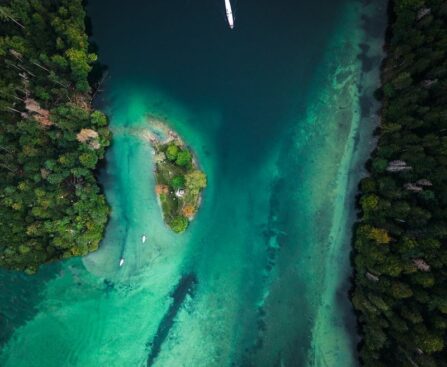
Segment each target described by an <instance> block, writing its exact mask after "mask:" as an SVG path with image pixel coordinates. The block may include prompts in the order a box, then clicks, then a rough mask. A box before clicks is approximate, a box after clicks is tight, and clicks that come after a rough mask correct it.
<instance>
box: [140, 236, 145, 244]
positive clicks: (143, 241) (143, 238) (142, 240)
mask: <svg viewBox="0 0 447 367" xmlns="http://www.w3.org/2000/svg"><path fill="white" fill-rule="evenodd" d="M141 242H142V243H145V242H146V235H142V236H141Z"/></svg>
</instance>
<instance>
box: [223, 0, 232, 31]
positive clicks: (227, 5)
mask: <svg viewBox="0 0 447 367" xmlns="http://www.w3.org/2000/svg"><path fill="white" fill-rule="evenodd" d="M225 12H226V13H227V20H228V25H229V26H230V29H233V28H234V17H233V10H232V9H231V3H230V0H225Z"/></svg>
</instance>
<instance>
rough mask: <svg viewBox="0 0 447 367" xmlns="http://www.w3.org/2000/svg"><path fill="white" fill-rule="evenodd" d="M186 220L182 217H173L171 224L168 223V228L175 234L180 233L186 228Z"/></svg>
mask: <svg viewBox="0 0 447 367" xmlns="http://www.w3.org/2000/svg"><path fill="white" fill-rule="evenodd" d="M188 224H189V221H188V218H185V217H183V216H178V217H175V218H174V219H173V220H172V221H171V222H169V226H170V227H171V229H172V230H173V231H174V232H175V233H182V232H184V231H185V230H186V228H188Z"/></svg>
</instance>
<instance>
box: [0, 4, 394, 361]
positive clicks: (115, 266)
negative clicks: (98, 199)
mask: <svg viewBox="0 0 447 367" xmlns="http://www.w3.org/2000/svg"><path fill="white" fill-rule="evenodd" d="M385 3H386V1H385V0H384V1H366V0H365V1H360V0H313V1H308V0H306V1H304V0H294V1H292V0H279V1H267V0H257V1H255V0H236V1H234V0H233V7H234V10H235V14H236V29H235V30H233V31H231V30H230V29H228V26H227V25H226V22H225V9H224V5H223V4H224V2H223V0H222V1H218V0H211V1H192V0H175V1H170V2H168V1H163V0H148V1H142V0H141V1H137V0H128V1H125V2H124V1H118V0H107V1H106V0H90V4H89V7H88V11H89V15H90V17H91V21H92V25H93V34H94V39H95V41H96V42H97V43H98V45H99V55H100V59H101V60H102V62H103V63H105V64H107V65H108V67H109V78H108V79H107V81H106V83H105V85H104V92H103V93H102V94H100V95H99V97H97V104H98V106H100V107H101V108H103V109H104V110H105V111H106V112H107V113H108V115H109V116H110V119H111V128H112V131H113V133H114V138H113V145H112V147H111V149H110V150H109V151H108V154H107V162H106V165H105V168H104V169H103V170H102V171H101V177H100V178H101V182H102V184H103V186H104V189H105V192H106V195H107V199H108V201H109V203H110V205H111V207H112V214H111V218H110V222H109V224H108V227H107V231H106V234H105V238H104V241H103V243H102V245H101V248H100V249H99V250H98V251H97V252H96V253H93V254H91V255H89V256H87V257H85V258H83V259H79V258H78V259H71V260H69V261H64V262H61V263H58V264H52V265H49V266H45V267H43V268H42V269H41V271H40V272H39V273H38V274H37V275H35V276H32V277H29V276H25V275H22V274H17V273H11V272H6V271H2V272H0V287H1V290H2V292H1V294H0V348H1V349H0V366H2V367H3V366H4V367H22V366H23V367H34V366H35V367H53V366H54V367H61V366H82V367H90V366H92V367H93V366H94V367H98V366H99V367H101V366H107V367H113V366H117V367H121V366H125V367H127V366H138V367H140V366H159V367H170V366H172V367H180V366H185V367H202V366H203V367H208V366H210V367H211V366H219V367H220V366H222V367H224V366H261V367H263V366H266V367H270V366H272V367H273V366H278V367H282V366H318V367H319V366H322V367H332V366H343V367H350V366H356V362H355V361H356V353H355V350H356V343H357V341H358V340H357V336H356V328H355V321H354V316H353V313H352V309H351V306H350V304H349V299H348V296H347V292H348V289H349V277H350V275H351V267H350V264H349V256H350V231H351V224H352V221H353V219H354V216H355V212H354V196H355V188H356V183H357V182H358V179H359V177H361V175H362V174H364V172H363V169H362V166H363V163H364V161H365V159H366V156H367V154H368V152H369V151H370V150H371V149H372V146H373V145H372V144H373V142H372V141H371V136H372V130H373V129H374V126H375V124H376V120H377V116H376V114H375V112H376V111H377V108H378V106H377V105H376V104H375V102H374V101H373V100H372V98H371V95H372V91H373V90H374V88H376V87H377V85H378V67H379V64H380V60H381V57H382V50H381V47H382V44H383V32H384V27H385V23H384V22H385V11H386V9H385ZM149 117H155V118H157V119H161V120H164V121H167V122H168V123H169V125H170V126H171V127H172V128H173V129H174V130H176V131H177V132H178V133H179V134H180V135H181V136H182V138H183V139H184V140H185V141H186V142H187V143H188V144H189V145H190V146H191V147H192V149H193V150H194V151H195V153H196V155H197V158H198V160H199V162H200V165H201V167H202V169H203V170H204V171H205V172H206V173H207V175H208V188H207V189H206V190H205V192H204V196H203V201H202V206H201V208H200V211H199V213H198V215H197V217H196V219H195V220H194V222H192V224H191V226H190V228H189V229H188V231H187V232H186V233H185V234H182V235H175V234H173V233H171V232H170V231H169V230H168V229H167V227H166V226H165V225H164V223H163V220H162V218H161V212H160V208H159V206H158V204H157V200H156V197H155V193H154V177H153V174H152V170H153V162H152V159H153V155H152V151H151V148H150V146H149V144H148V143H147V141H146V140H145V139H144V132H145V131H146V129H147V126H148V118H149ZM143 234H145V235H146V236H147V238H148V239H147V241H146V243H142V242H141V236H142V235H143ZM121 257H124V258H125V264H124V265H123V266H122V267H120V266H119V260H120V258H121Z"/></svg>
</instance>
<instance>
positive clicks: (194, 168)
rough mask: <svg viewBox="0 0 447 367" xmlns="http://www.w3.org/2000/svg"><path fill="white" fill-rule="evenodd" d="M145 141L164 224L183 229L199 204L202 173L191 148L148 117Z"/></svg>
mask: <svg viewBox="0 0 447 367" xmlns="http://www.w3.org/2000/svg"><path fill="white" fill-rule="evenodd" d="M150 123H151V129H152V131H154V130H155V133H151V134H150V136H149V140H150V142H151V144H152V147H153V149H154V155H155V157H154V163H155V178H156V186H155V191H156V194H157V197H158V200H159V202H160V205H161V209H162V213H163V219H164V221H165V223H166V224H167V225H168V226H169V228H171V229H172V231H174V232H175V233H182V232H184V231H185V230H186V229H187V228H188V225H189V222H190V221H191V220H192V219H194V216H195V214H196V213H197V210H198V208H199V206H200V202H201V192H202V190H203V189H204V188H205V187H206V185H207V180H206V175H205V174H204V173H203V172H202V171H201V170H200V169H199V168H198V164H197V161H196V159H195V157H194V155H193V153H192V151H191V149H190V148H189V147H188V146H187V145H186V144H185V143H184V142H183V140H182V139H181V138H180V137H179V136H178V135H177V134H176V133H175V132H173V131H172V130H171V129H169V128H168V127H167V126H166V125H165V124H163V123H161V122H160V121H158V120H156V119H150Z"/></svg>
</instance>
